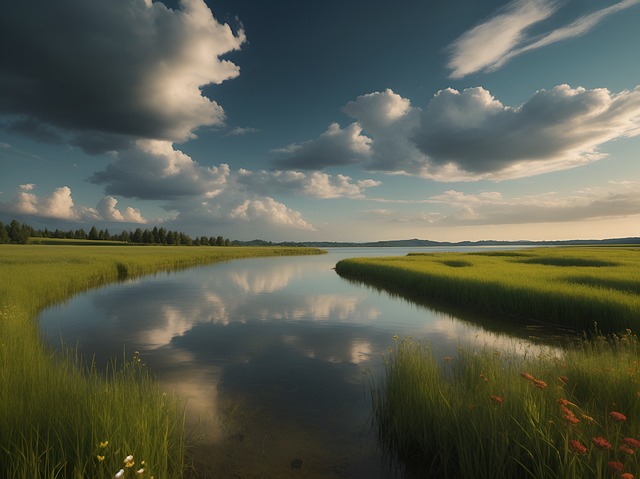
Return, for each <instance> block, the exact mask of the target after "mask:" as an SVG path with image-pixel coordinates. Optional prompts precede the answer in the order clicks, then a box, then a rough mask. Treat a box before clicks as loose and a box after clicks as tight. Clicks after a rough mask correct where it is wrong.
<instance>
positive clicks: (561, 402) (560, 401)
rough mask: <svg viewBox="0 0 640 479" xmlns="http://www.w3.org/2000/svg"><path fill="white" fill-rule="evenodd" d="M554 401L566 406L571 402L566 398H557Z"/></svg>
mask: <svg viewBox="0 0 640 479" xmlns="http://www.w3.org/2000/svg"><path fill="white" fill-rule="evenodd" d="M556 402H557V403H558V404H560V405H561V406H567V404H571V401H569V400H568V399H564V398H560V399H557V400H556Z"/></svg>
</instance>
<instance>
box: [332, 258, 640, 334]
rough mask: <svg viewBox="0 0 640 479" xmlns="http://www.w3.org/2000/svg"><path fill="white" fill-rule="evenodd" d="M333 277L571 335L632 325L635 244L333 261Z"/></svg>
mask: <svg viewBox="0 0 640 479" xmlns="http://www.w3.org/2000/svg"><path fill="white" fill-rule="evenodd" d="M336 271H337V272H338V274H340V275H342V276H345V277H348V278H356V279H359V280H362V281H364V282H366V283H369V284H373V285H377V286H381V287H384V288H388V289H391V290H393V291H397V292H401V294H404V295H407V296H409V297H411V298H415V299H419V300H434V301H438V302H443V303H448V304H451V305H454V306H456V307H460V308H464V309H469V310H473V311H482V312H488V313H492V314H495V315H496V316H499V317H508V318H510V320H514V319H515V320H523V321H530V320H534V321H539V322H541V323H543V324H544V323H546V324H553V325H559V326H564V327H568V328H571V329H573V330H576V331H578V332H580V331H594V330H595V325H596V324H597V329H598V330H599V331H602V332H619V331H624V330H625V329H627V328H630V329H633V330H635V329H637V326H638V325H639V324H640V248H638V247H623V246H621V247H570V248H532V249H526V250H514V251H494V252H480V253H427V254H417V255H409V256H404V257H388V258H355V259H348V260H343V261H340V262H339V263H338V264H337V265H336Z"/></svg>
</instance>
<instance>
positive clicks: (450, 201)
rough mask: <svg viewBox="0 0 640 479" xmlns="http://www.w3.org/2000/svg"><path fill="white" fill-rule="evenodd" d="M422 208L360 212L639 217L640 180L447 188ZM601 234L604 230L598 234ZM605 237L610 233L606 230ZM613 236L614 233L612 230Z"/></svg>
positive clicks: (439, 217) (472, 220) (506, 221)
mask: <svg viewBox="0 0 640 479" xmlns="http://www.w3.org/2000/svg"><path fill="white" fill-rule="evenodd" d="M416 203H425V204H427V205H429V206H425V207H424V209H422V210H415V209H413V208H412V209H405V210H396V209H393V208H381V209H374V210H366V211H362V212H361V215H362V217H363V218H364V219H366V220H368V221H374V222H377V223H383V224H384V223H389V224H394V225H398V227H401V225H413V227H414V228H416V229H420V228H421V227H430V228H435V227H440V228H446V227H469V226H491V227H493V226H501V225H536V224H543V223H544V224H560V223H567V224H577V223H578V222H596V221H597V222H606V221H614V220H620V219H622V220H625V219H627V221H636V220H635V219H634V218H637V217H638V216H640V183H638V182H633V181H625V182H609V184H608V185H606V186H603V187H596V188H587V189H583V190H578V191H573V192H569V193H566V194H560V193H557V192H554V191H550V192H546V193H540V194H536V195H527V196H509V195H506V194H504V193H502V192H499V191H483V192H479V193H465V192H462V191H458V190H448V191H445V192H444V193H442V194H439V195H433V196H430V197H428V198H426V199H425V200H422V201H419V202H416ZM595 233H596V232H594V236H602V235H603V231H598V232H597V235H596V234H595ZM604 233H605V236H606V232H604ZM609 236H610V237H611V235H609Z"/></svg>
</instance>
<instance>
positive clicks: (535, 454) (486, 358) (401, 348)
mask: <svg viewBox="0 0 640 479" xmlns="http://www.w3.org/2000/svg"><path fill="white" fill-rule="evenodd" d="M639 267H640V248H637V247H606V248H605V247H574V248H536V249H526V250H516V251H495V252H480V253H462V254H460V253H434V254H421V255H410V256H407V257H401V258H400V257H394V258H358V259H349V260H343V261H341V262H339V263H338V264H337V265H336V270H337V271H338V273H339V274H341V275H344V276H346V277H349V278H357V279H359V280H361V281H363V282H366V283H368V284H373V285H376V286H378V287H383V288H385V289H389V290H393V291H394V292H396V293H400V294H403V295H406V296H409V297H411V298H419V299H425V298H428V299H430V300H438V301H441V302H445V303H449V304H453V305H457V306H459V307H463V308H465V309H469V310H480V311H484V312H490V313H494V314H496V315H500V316H507V317H509V318H512V319H513V318H518V319H524V320H538V321H541V322H546V323H555V324H563V325H565V326H569V327H571V328H573V329H575V330H577V331H582V332H583V333H582V335H580V339H579V340H578V341H573V342H571V343H568V345H565V347H564V348H563V349H559V348H558V349H553V348H551V347H548V348H547V349H546V350H544V351H545V352H543V353H539V352H538V353H534V352H533V349H527V350H526V351H525V352H524V353H523V352H522V351H516V348H515V347H514V350H513V351H512V352H504V351H496V350H491V349H489V348H485V349H482V350H480V351H478V350H471V349H462V348H460V349H459V350H458V354H457V355H456V356H455V357H450V356H447V357H439V356H438V354H437V351H434V350H432V348H431V347H430V345H429V344H427V345H423V344H421V343H420V342H414V341H413V340H411V338H406V339H404V340H398V338H397V337H396V338H395V339H396V343H395V346H394V348H390V354H389V355H388V357H387V358H386V360H385V374H384V375H383V376H382V378H380V379H376V378H371V393H372V399H373V415H372V419H373V424H374V427H375V428H376V429H377V432H378V437H379V440H380V443H381V445H382V446H383V448H384V449H385V450H386V451H387V452H388V453H389V454H390V455H391V457H393V458H394V459H396V460H398V461H399V463H400V464H401V465H402V466H403V467H404V468H405V470H406V472H407V473H408V476H409V477H413V476H414V475H415V477H443V478H451V477H453V478H458V477H460V478H462V477H464V478H498V477H500V478H507V477H530V478H549V479H551V478H567V479H568V478H574V477H592V478H604V477H620V478H625V479H632V478H633V477H634V475H635V477H638V474H640V462H639V460H638V458H637V456H638V455H640V420H639V419H640V399H639V398H640V383H639V379H640V362H639V361H640V360H639V357H640V341H639V340H638V337H637V336H636V335H635V334H633V333H632V329H633V330H635V329H637V326H638V321H639V320H640V268H639ZM594 324H595V325H596V327H595V328H594ZM602 330H604V331H606V332H607V333H609V334H610V335H609V336H605V335H604V334H603V333H602ZM620 331H624V332H622V333H620Z"/></svg>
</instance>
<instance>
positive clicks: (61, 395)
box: [0, 245, 321, 478]
mask: <svg viewBox="0 0 640 479" xmlns="http://www.w3.org/2000/svg"><path fill="white" fill-rule="evenodd" d="M319 253H321V251H320V250H315V249H304V248H282V247H276V248H268V247H229V248H215V247H166V246H165V247H154V246H145V247H130V248H122V247H119V246H113V247H111V246H95V247H94V246H38V245H26V246H13V245H1V246H0V277H1V278H2V281H1V283H0V365H1V367H0V404H2V408H0V424H2V425H3V427H2V429H0V463H1V464H2V466H3V472H4V474H6V475H7V477H12V478H34V477H92V478H93V477H97V478H99V477H112V476H113V475H114V474H115V473H116V472H118V471H119V470H120V469H124V470H125V472H127V473H130V474H131V475H133V472H135V471H139V470H141V469H143V470H144V471H145V473H146V474H147V476H146V477H150V475H155V477H162V478H179V477H183V474H184V472H185V468H186V465H185V462H184V452H185V440H184V422H183V421H184V411H183V410H182V405H181V404H180V402H179V399H178V398H175V397H172V396H170V395H166V394H164V393H163V392H162V391H161V389H160V388H159V386H158V384H157V382H156V381H155V379H154V378H153V375H152V374H151V372H149V371H148V370H147V368H146V367H145V366H144V363H143V360H144V358H139V357H138V356H137V355H135V354H134V352H133V351H131V352H127V357H126V358H122V359H121V360H118V361H117V363H115V364H114V366H113V367H112V368H110V370H109V371H108V372H107V373H106V374H103V373H101V372H98V371H97V370H96V368H93V367H91V365H87V364H86V363H83V361H82V360H81V359H80V358H78V357H77V355H76V354H75V353H74V351H73V350H68V351H66V352H63V353H59V354H53V353H52V351H51V350H50V349H49V348H47V347H46V346H44V345H43V344H42V342H41V341H40V338H39V335H38V328H37V324H36V323H35V321H34V318H35V317H36V316H37V314H38V312H39V311H41V310H42V309H43V308H45V307H47V306H50V305H52V304H55V303H57V302H61V301H64V300H65V299H67V298H69V297H71V296H72V295H74V294H77V293H80V292H82V291H85V290H87V289H89V288H93V287H96V286H99V285H102V284H106V283H108V282H113V281H118V280H122V279H125V278H132V277H136V276H141V275H144V274H152V273H155V272H158V271H168V270H176V269H182V268H187V267H190V266H195V265H198V264H208V263H213V262H218V261H227V260H231V259H240V258H248V257H256V256H274V255H298V254H319ZM130 455H132V456H133V458H132V459H130V460H129V461H125V459H126V458H128V456H130ZM143 461H144V463H143ZM127 466H129V467H127Z"/></svg>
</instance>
